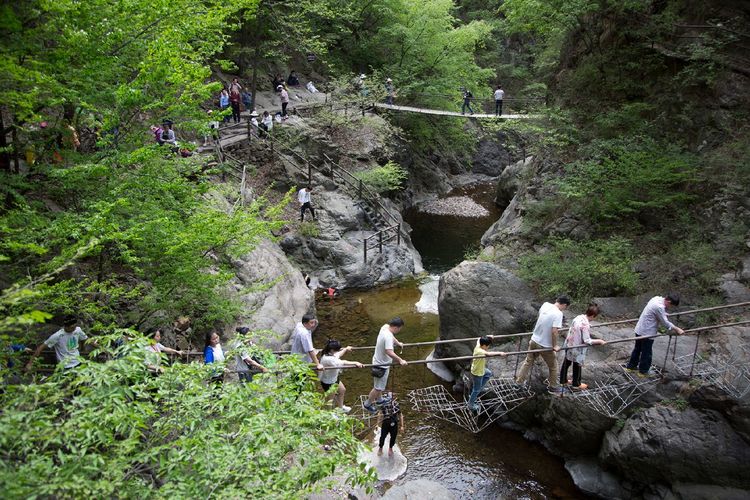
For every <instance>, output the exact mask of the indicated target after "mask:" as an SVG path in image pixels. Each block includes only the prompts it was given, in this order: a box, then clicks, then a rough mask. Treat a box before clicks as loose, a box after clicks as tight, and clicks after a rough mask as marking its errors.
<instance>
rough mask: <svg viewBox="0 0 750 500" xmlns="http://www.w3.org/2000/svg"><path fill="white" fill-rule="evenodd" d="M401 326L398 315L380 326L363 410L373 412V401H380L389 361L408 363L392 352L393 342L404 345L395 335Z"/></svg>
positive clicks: (402, 325) (402, 364) (389, 366)
mask: <svg viewBox="0 0 750 500" xmlns="http://www.w3.org/2000/svg"><path fill="white" fill-rule="evenodd" d="M403 327H404V320H402V319H401V318H399V317H395V318H393V319H392V320H390V321H389V322H388V323H386V324H385V325H383V326H382V327H380V332H379V333H378V340H377V341H376V342H375V354H373V355H372V364H373V365H376V366H375V367H373V369H372V380H373V388H372V390H371V391H370V394H369V395H368V396H367V400H366V401H365V403H364V408H365V410H367V411H369V412H370V413H375V412H376V411H377V410H376V409H375V407H374V406H373V403H375V404H381V403H382V400H380V395H381V394H382V393H383V391H384V390H385V386H386V384H387V383H388V374H389V373H390V371H391V363H393V362H394V361H395V362H397V363H398V364H400V365H401V366H406V365H407V364H408V363H407V362H406V360H404V359H401V358H400V357H399V356H398V355H397V354H396V353H395V352H393V345H394V344H395V345H397V346H400V347H402V348H403V347H404V344H403V343H401V342H399V340H398V339H397V338H396V337H395V335H396V334H397V333H399V332H400V331H401V329H402V328H403Z"/></svg>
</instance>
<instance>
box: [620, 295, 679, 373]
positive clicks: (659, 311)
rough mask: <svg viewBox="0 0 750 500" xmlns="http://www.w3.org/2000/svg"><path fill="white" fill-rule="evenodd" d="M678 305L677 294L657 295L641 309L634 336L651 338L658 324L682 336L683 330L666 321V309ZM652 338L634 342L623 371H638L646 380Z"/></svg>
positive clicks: (649, 363)
mask: <svg viewBox="0 0 750 500" xmlns="http://www.w3.org/2000/svg"><path fill="white" fill-rule="evenodd" d="M679 305H680V296H679V295H677V294H674V293H673V294H669V295H667V296H666V297H661V296H659V295H657V296H656V297H653V298H652V299H651V300H649V301H648V304H646V307H644V308H643V311H642V312H641V316H640V317H639V318H638V323H636V325H635V336H636V337H653V336H654V335H657V334H658V333H659V332H658V328H659V324H661V325H662V326H664V327H665V328H666V329H667V330H669V331H674V332H675V333H677V335H682V334H683V333H685V332H684V330H682V329H681V328H679V327H677V326H675V325H673V324H672V323H670V321H669V320H668V319H667V309H668V308H670V307H673V306H674V307H677V306H679ZM653 346H654V339H653V338H644V339H640V340H636V341H635V345H634V346H633V352H632V353H631V354H630V360H629V361H628V364H627V365H625V369H626V370H628V371H630V372H634V371H635V370H636V368H637V369H638V376H639V377H641V378H646V377H648V375H649V369H650V368H651V358H652V355H653Z"/></svg>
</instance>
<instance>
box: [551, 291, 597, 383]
mask: <svg viewBox="0 0 750 500" xmlns="http://www.w3.org/2000/svg"><path fill="white" fill-rule="evenodd" d="M598 315H599V306H598V305H597V304H589V306H588V308H587V309H586V314H581V315H578V316H576V317H575V318H574V319H573V322H572V323H571V324H570V329H569V330H568V336H567V337H566V338H565V342H564V343H563V349H564V348H566V347H571V346H577V345H578V346H580V345H584V344H586V345H604V344H606V342H604V341H603V340H601V339H592V338H591V335H590V331H591V321H592V320H593V319H594V318H596V317H597V316H598ZM586 351H588V349H587V348H585V347H576V348H575V349H566V350H565V359H564V360H563V365H562V368H561V369H560V384H561V385H566V384H567V383H568V368H570V366H571V365H573V379H572V380H571V387H572V389H573V390H574V391H582V390H585V389H587V388H588V385H587V384H582V383H581V368H582V367H583V362H584V361H585V360H586Z"/></svg>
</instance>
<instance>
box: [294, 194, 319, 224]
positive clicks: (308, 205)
mask: <svg viewBox="0 0 750 500" xmlns="http://www.w3.org/2000/svg"><path fill="white" fill-rule="evenodd" d="M312 191H313V189H312V186H307V187H304V188H302V189H300V190H299V194H298V195H297V201H299V221H300V222H305V210H309V211H310V214H311V215H312V218H313V220H316V219H315V209H313V207H312V196H311V195H312Z"/></svg>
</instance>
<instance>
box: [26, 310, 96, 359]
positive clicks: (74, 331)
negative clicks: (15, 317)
mask: <svg viewBox="0 0 750 500" xmlns="http://www.w3.org/2000/svg"><path fill="white" fill-rule="evenodd" d="M86 339H88V336H87V335H86V334H85V333H84V332H83V330H81V328H80V327H79V326H78V320H77V319H76V318H75V316H66V317H65V318H64V319H63V327H62V328H60V329H59V330H58V331H56V332H55V333H53V334H52V335H50V336H49V338H48V339H47V340H45V341H44V342H43V343H41V344H39V346H38V347H37V348H36V350H35V351H34V352H33V353H32V354H31V359H29V362H28V363H27V364H26V370H27V371H28V370H30V369H31V367H32V366H33V364H34V360H35V359H36V358H38V357H39V355H40V354H41V353H42V351H43V350H44V348H45V347H49V348H51V349H54V350H55V358H57V363H58V364H59V365H62V367H63V368H64V369H65V370H70V369H71V368H75V367H76V366H78V365H80V364H81V360H80V359H79V358H80V356H81V353H80V352H79V351H78V344H79V342H81V341H82V340H86Z"/></svg>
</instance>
